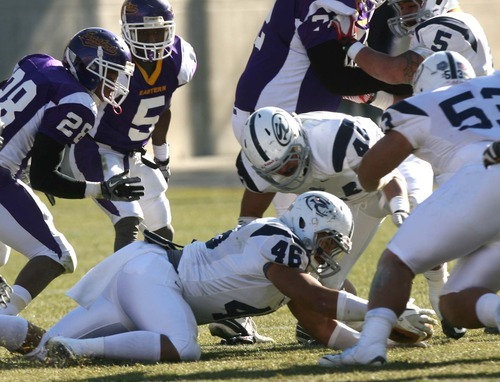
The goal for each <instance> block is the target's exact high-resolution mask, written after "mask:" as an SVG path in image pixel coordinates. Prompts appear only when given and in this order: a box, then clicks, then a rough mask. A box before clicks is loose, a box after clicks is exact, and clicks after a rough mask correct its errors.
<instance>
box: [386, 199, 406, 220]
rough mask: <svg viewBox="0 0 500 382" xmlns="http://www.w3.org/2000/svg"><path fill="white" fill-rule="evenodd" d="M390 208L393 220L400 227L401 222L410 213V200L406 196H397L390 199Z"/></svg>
mask: <svg viewBox="0 0 500 382" xmlns="http://www.w3.org/2000/svg"><path fill="white" fill-rule="evenodd" d="M389 208H390V209H391V213H392V222H393V223H394V225H395V226H396V227H400V226H401V224H403V222H404V221H405V219H406V218H407V217H408V215H409V214H410V213H409V212H408V211H410V202H409V201H408V198H405V197H404V196H395V197H393V198H392V199H391V200H390V201H389Z"/></svg>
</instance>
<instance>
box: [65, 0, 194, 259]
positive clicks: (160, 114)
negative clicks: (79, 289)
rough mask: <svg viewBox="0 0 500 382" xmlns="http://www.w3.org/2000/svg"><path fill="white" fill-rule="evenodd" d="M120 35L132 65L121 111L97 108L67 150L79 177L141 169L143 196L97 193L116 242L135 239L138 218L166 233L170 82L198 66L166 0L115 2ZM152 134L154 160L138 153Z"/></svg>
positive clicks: (181, 81)
mask: <svg viewBox="0 0 500 382" xmlns="http://www.w3.org/2000/svg"><path fill="white" fill-rule="evenodd" d="M121 27H122V35H123V38H124V40H125V42H126V43H127V45H128V46H129V47H130V50H131V52H132V55H133V60H134V63H135V71H134V74H133V76H132V79H131V81H130V91H129V94H128V97H127V99H126V100H125V101H124V103H123V105H122V108H123V111H122V112H121V113H115V111H114V110H113V108H112V107H111V106H109V107H108V106H106V107H105V108H103V109H102V110H100V112H99V115H98V117H97V123H96V126H95V128H94V129H93V130H92V131H91V132H90V134H89V135H88V136H86V137H85V138H84V139H82V140H81V141H80V142H79V143H78V144H77V145H75V146H74V147H72V148H71V149H70V152H69V161H70V166H71V170H72V172H73V174H74V176H75V177H76V178H77V179H86V180H88V181H101V180H103V179H107V178H108V177H109V176H111V175H112V174H116V173H120V172H123V171H125V170H129V171H130V174H131V175H134V176H139V177H140V178H141V180H142V183H143V184H144V187H145V195H144V197H142V198H141V199H140V200H139V201H135V202H132V203H123V202H120V201H110V200H106V199H102V198H96V199H95V200H96V202H97V204H98V205H99V206H100V207H101V209H102V210H103V211H104V212H105V213H106V215H107V216H108V217H109V218H110V220H111V222H112V224H113V226H114V229H115V242H114V249H115V250H118V249H120V248H122V247H123V246H125V245H127V244H129V243H131V242H133V241H134V240H136V239H137V236H138V233H139V224H140V223H141V221H144V223H145V224H146V225H147V226H148V227H149V228H150V229H151V230H152V231H154V232H156V233H158V234H159V235H161V236H163V237H165V238H168V239H172V237H173V233H174V231H173V228H172V225H171V221H172V217H171V211H170V204H169V201H168V199H167V197H166V195H165V191H166V190H167V188H168V179H169V176H170V168H169V146H168V143H167V140H166V137H167V132H168V129H169V125H170V119H171V111H170V104H171V100H172V95H173V93H174V92H175V90H176V89H178V88H179V87H181V86H183V85H185V84H186V83H188V82H189V81H190V80H191V78H192V77H193V75H194V72H195V70H196V56H195V53H194V51H193V48H192V47H191V45H190V44H189V43H187V42H186V41H185V40H183V39H182V38H181V37H179V36H177V35H176V34H175V22H174V14H173V11H172V7H171V5H170V3H169V2H168V0H126V1H125V2H124V3H123V5H122V8H121ZM150 140H151V142H152V144H153V153H154V159H153V158H151V159H148V158H147V157H145V156H144V154H143V153H144V152H145V146H146V144H147V143H148V142H149V141H150Z"/></svg>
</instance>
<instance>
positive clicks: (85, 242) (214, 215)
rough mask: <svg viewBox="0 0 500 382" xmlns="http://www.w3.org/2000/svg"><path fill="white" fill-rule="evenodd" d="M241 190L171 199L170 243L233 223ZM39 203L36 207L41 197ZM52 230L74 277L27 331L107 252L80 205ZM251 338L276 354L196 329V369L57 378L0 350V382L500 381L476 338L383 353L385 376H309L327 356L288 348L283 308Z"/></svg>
mask: <svg viewBox="0 0 500 382" xmlns="http://www.w3.org/2000/svg"><path fill="white" fill-rule="evenodd" d="M241 193H242V191H241V189H237V188H208V189H197V188H193V189H187V188H183V189H173V190H171V191H169V198H170V202H171V205H172V210H173V216H174V222H173V223H174V226H175V228H176V237H175V241H176V242H178V243H179V244H186V243H189V242H190V241H191V240H192V239H200V240H206V239H208V238H210V237H212V236H213V235H214V234H216V233H218V232H222V231H225V230H227V229H228V228H230V227H232V226H233V225H234V224H235V222H236V219H237V216H238V211H239V203H240V197H241ZM42 198H44V197H43V196H42ZM51 211H52V213H53V214H54V219H55V223H56V226H57V227H58V229H59V230H60V231H62V232H63V233H64V234H65V235H66V237H67V238H68V240H69V241H70V242H71V243H72V244H73V246H74V247H75V249H76V252H77V254H78V261H79V264H78V268H77V271H76V272H75V273H74V274H71V275H64V276H62V277H60V278H59V279H57V280H55V281H54V282H53V283H52V284H51V285H50V286H49V288H48V289H46V290H45V291H44V292H43V293H42V294H41V295H40V296H39V297H38V298H37V299H36V300H35V301H34V302H33V303H32V304H31V306H30V307H29V308H28V309H27V310H26V311H25V312H23V316H24V317H26V318H28V319H29V320H31V321H32V322H34V323H35V324H37V325H39V326H42V327H48V326H50V325H51V324H53V323H54V322H56V321H57V319H58V318H59V317H61V316H62V315H63V314H64V313H66V312H67V311H69V310H70V309H72V308H73V307H74V306H75V304H74V303H73V302H72V300H70V299H69V298H67V297H65V295H64V293H65V291H66V290H67V289H69V288H70V287H71V286H72V285H73V284H74V283H75V282H76V281H77V280H78V279H79V278H80V277H81V276H82V275H83V274H84V273H85V272H86V271H87V270H88V269H90V268H91V267H92V266H93V265H94V264H96V263H97V262H98V261H100V260H102V259H103V258H105V257H106V256H108V255H109V254H111V251H112V243H113V231H112V227H111V224H110V223H109V221H108V219H107V217H105V215H104V214H103V213H102V212H101V211H100V210H99V209H98V207H97V206H96V205H94V204H93V203H92V202H91V201H88V200H78V201H74V200H73V201H72V200H60V199H58V200H57V205H56V206H55V207H51ZM391 224H392V223H390V222H388V221H386V222H385V223H384V225H383V227H382V229H381V230H380V232H379V233H378V235H377V236H376V238H375V240H374V241H373V242H372V244H371V245H370V247H369V248H368V250H367V252H366V253H365V254H364V255H363V257H362V258H361V260H360V261H359V263H358V264H357V265H356V266H355V268H354V269H353V272H352V275H351V276H350V279H351V280H352V281H353V282H354V283H355V285H356V287H357V288H358V293H359V294H360V295H361V296H362V297H366V296H367V294H368V289H369V283H370V280H371V277H372V275H373V272H374V269H375V267H376V262H377V259H378V256H379V255H380V253H381V252H382V250H383V248H384V246H385V243H386V242H387V240H388V239H389V238H390V237H391V235H392V234H393V233H394V228H393V227H392V225H391ZM24 262H25V258H24V257H23V256H21V255H19V254H18V253H13V254H12V257H11V260H10V262H9V264H7V266H5V267H4V268H3V269H2V270H1V272H2V274H3V275H4V276H6V277H7V278H8V280H9V281H13V279H14V278H15V276H16V274H17V272H18V271H19V269H20V267H21V266H22V265H23V264H24ZM426 293H427V290H426V284H425V281H424V280H423V278H422V276H418V277H417V278H416V279H415V282H414V288H413V294H412V296H413V297H414V298H415V299H416V303H417V304H418V305H420V306H422V307H429V305H428V302H427V298H426ZM255 321H256V322H257V324H258V327H259V331H260V332H261V333H262V334H264V335H267V336H271V337H273V338H274V339H275V340H276V343H275V344H260V345H255V346H234V347H228V346H221V345H220V344H219V341H218V339H216V338H214V337H211V336H210V334H209V333H208V329H207V328H206V327H205V326H201V327H200V330H199V332H200V335H199V339H200V343H201V345H202V352H203V354H202V359H201V361H199V362H195V363H185V364H135V363H125V362H123V363H116V362H115V363H112V362H109V361H99V360H94V361H92V362H90V361H85V362H84V363H82V365H79V366H76V367H69V368H65V369H59V368H55V367H47V366H43V365H38V364H32V363H29V362H27V361H25V360H23V359H22V358H20V357H18V356H15V355H14V356H13V355H11V354H10V353H9V352H7V351H6V350H3V349H2V350H0V381H39V382H41V381H223V380H224V381H264V380H265V381H297V382H299V381H305V380H307V381H308V382H314V381H368V380H380V381H429V380H439V381H452V380H462V381H468V380H481V381H498V380H500V346H499V339H500V337H498V336H495V335H486V334H484V333H483V331H482V330H469V331H468V333H467V334H466V336H465V337H464V338H462V339H460V340H458V341H454V340H450V339H448V338H446V337H445V336H444V335H443V334H442V333H441V331H440V328H436V329H437V330H436V333H435V335H434V337H433V338H432V339H431V341H430V342H429V346H428V347H427V348H425V349H421V348H401V349H393V350H390V351H389V353H388V357H389V364H388V365H387V366H386V367H384V368H373V367H371V368H366V367H356V368H345V369H339V370H333V369H325V368H322V367H319V366H317V360H318V358H319V357H320V356H321V355H323V354H325V353H331V352H332V351H331V350H328V349H324V348H304V347H302V346H299V345H298V344H297V343H296V341H295V320H294V318H293V317H292V315H291V314H290V312H289V311H288V310H287V309H286V308H283V309H281V310H280V311H278V312H276V313H273V314H271V315H268V316H263V317H257V318H256V319H255Z"/></svg>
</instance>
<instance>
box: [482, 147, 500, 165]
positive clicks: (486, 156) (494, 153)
mask: <svg viewBox="0 0 500 382" xmlns="http://www.w3.org/2000/svg"><path fill="white" fill-rule="evenodd" d="M499 162H500V141H496V142H493V143H492V144H491V145H489V146H488V147H487V148H486V150H484V152H483V163H484V167H488V166H491V165H492V164H496V163H499Z"/></svg>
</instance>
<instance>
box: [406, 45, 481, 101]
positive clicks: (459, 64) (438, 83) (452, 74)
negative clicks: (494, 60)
mask: <svg viewBox="0 0 500 382" xmlns="http://www.w3.org/2000/svg"><path fill="white" fill-rule="evenodd" d="M474 77H476V73H475V72H474V69H473V68H472V65H471V63H470V62H469V61H468V60H467V59H466V58H465V57H464V56H462V55H461V54H460V53H457V52H452V51H442V52H435V53H433V54H431V55H430V56H429V57H427V58H426V59H425V60H424V61H422V63H421V64H420V65H419V67H418V68H417V71H416V72H415V75H414V76H413V83H412V85H413V93H414V94H418V93H422V92H425V91H430V90H434V89H437V88H440V87H442V86H449V85H455V84H459V83H461V82H464V81H467V80H469V79H471V78H474Z"/></svg>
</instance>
